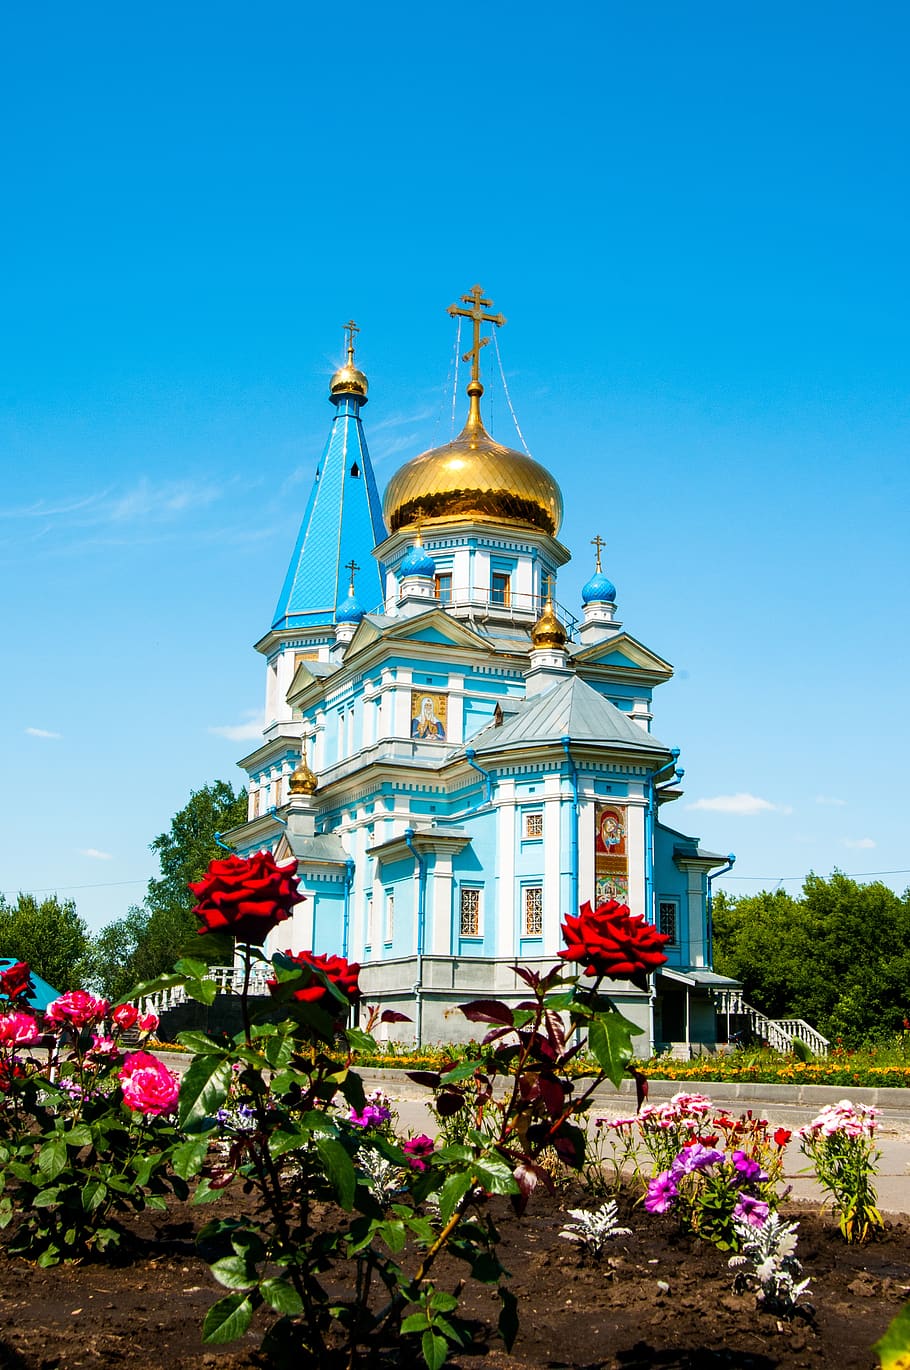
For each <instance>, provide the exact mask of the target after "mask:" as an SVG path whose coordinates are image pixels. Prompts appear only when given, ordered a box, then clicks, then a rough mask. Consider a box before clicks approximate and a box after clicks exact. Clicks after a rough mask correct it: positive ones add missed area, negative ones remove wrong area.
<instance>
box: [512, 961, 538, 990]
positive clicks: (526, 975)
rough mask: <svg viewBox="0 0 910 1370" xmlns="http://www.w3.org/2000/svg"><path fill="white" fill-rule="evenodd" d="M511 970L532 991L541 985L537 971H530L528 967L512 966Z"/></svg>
mask: <svg viewBox="0 0 910 1370" xmlns="http://www.w3.org/2000/svg"><path fill="white" fill-rule="evenodd" d="M510 969H511V970H514V972H515V974H516V975H517V976H518V978H519V980H524V982H525V984H526V985H530V986H531V988H532V989H536V988H537V986H538V985H539V984H540V975H539V974H538V972H537V971H536V970H528V968H527V966H511V967H510Z"/></svg>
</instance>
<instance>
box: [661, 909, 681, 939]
mask: <svg viewBox="0 0 910 1370" xmlns="http://www.w3.org/2000/svg"><path fill="white" fill-rule="evenodd" d="M678 913H679V905H678V904H677V902H676V900H675V899H661V901H660V905H659V915H660V931H661V932H662V933H663V934H664V935H665V936H666V937H669V939H670V941H671V942H675V941H676V919H677V915H678Z"/></svg>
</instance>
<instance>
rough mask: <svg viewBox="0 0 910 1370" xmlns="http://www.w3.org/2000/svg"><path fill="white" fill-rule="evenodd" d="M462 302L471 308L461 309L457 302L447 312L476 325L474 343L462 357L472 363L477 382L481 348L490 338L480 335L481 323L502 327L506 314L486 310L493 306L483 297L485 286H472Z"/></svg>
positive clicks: (474, 381) (474, 377)
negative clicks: (486, 311) (488, 312)
mask: <svg viewBox="0 0 910 1370" xmlns="http://www.w3.org/2000/svg"><path fill="white" fill-rule="evenodd" d="M461 300H462V304H468V305H470V306H471V308H470V309H461V308H460V307H459V306H458V305H457V304H450V305H449V307H448V309H447V311H446V313H447V314H449V315H450V316H451V317H452V318H453V319H455V318H462V319H470V320H471V322H472V324H473V325H474V341H473V345H472V346H471V347H470V348H469V349H468V351H467V352H466V353H465V354H464V356H463V357H462V361H465V362H468V361H469V362H470V363H471V383H472V384H477V383H479V381H480V349H481V348H482V347H486V345H487V343H488V342H489V341H490V339H489V338H482V337H481V336H480V325H481V324H482V323H492V324H495V325H496V327H497V328H502V326H503V324H504V323H505V321H506V320H505V315H504V314H486V313H484V310H487V309H492V308H493V301H492V300H485V299H484V297H483V287H482V286H479V285H475V286H472V288H471V293H470V295H462V297H461Z"/></svg>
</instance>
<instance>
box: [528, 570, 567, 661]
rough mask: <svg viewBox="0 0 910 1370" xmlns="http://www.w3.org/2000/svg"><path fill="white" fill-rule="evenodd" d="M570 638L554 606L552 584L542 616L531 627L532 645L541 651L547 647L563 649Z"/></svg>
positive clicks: (549, 587) (548, 588)
mask: <svg viewBox="0 0 910 1370" xmlns="http://www.w3.org/2000/svg"><path fill="white" fill-rule="evenodd" d="M568 640H569V635H568V633H567V632H566V630H565V628H564V627H563V625H562V623H560V621H559V618H558V616H557V614H556V610H555V608H554V607H553V593H552V588H551V586H548V587H547V601H546V603H545V604H544V606H543V610H542V611H541V615H540V618H539V619H538V620H537V622H536V623H535V624H534V627H533V628H532V629H531V647H532V649H533V650H534V651H536V652H539V651H541V650H543V649H545V648H548V647H549V648H554V647H555V648H556V649H557V650H558V651H563V650H564V649H565V645H566V643H567V642H568Z"/></svg>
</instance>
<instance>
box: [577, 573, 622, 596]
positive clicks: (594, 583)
mask: <svg viewBox="0 0 910 1370" xmlns="http://www.w3.org/2000/svg"><path fill="white" fill-rule="evenodd" d="M581 599H582V603H583V604H613V603H614V602H615V600H616V586H615V585H614V584H613V582H612V580H608V579H607V577H606V576H605V575H604V573H603V571H595V572H594V574H593V576H592V577H591V579H590V580H589V581H587V583H586V584H585V585H583V586H582V588H581Z"/></svg>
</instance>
